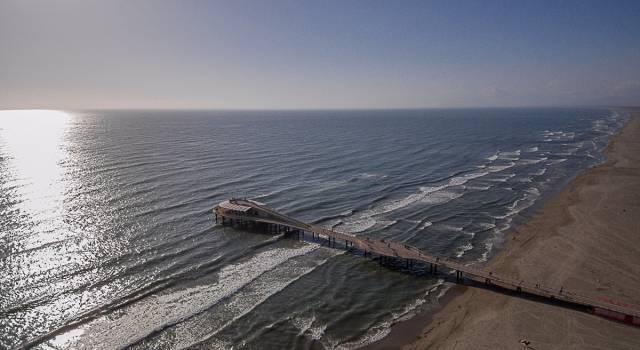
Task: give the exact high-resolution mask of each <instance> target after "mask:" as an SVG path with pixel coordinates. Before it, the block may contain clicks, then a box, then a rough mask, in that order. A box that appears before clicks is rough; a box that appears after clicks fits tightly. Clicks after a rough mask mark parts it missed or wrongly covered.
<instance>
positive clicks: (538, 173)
mask: <svg viewBox="0 0 640 350" xmlns="http://www.w3.org/2000/svg"><path fill="white" fill-rule="evenodd" d="M546 172H547V168H542V169H540V170H538V171H536V172H535V173H532V174H531V175H534V176H542V175H544V174H545V173H546Z"/></svg>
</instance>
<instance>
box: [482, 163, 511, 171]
mask: <svg viewBox="0 0 640 350" xmlns="http://www.w3.org/2000/svg"><path fill="white" fill-rule="evenodd" d="M515 165H516V163H514V162H509V163H508V164H505V165H492V166H489V167H487V170H488V171H489V172H490V173H497V172H500V171H503V170H506V169H509V168H513V167H514V166H515Z"/></svg>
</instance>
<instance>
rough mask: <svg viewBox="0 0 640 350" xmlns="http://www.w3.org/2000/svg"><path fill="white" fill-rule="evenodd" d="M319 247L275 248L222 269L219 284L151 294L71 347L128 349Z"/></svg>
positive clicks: (93, 325)
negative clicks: (129, 346)
mask: <svg viewBox="0 0 640 350" xmlns="http://www.w3.org/2000/svg"><path fill="white" fill-rule="evenodd" d="M319 247H320V246H319V245H317V244H308V245H305V246H303V247H300V248H295V249H289V248H275V249H271V250H268V251H264V252H261V253H258V254H256V255H255V256H253V257H252V258H250V259H249V260H247V261H244V262H240V263H236V264H232V265H228V266H225V267H224V268H222V270H221V271H220V273H219V275H218V282H217V283H215V284H211V285H201V286H196V287H192V288H187V289H183V290H178V291H175V292H172V293H168V294H160V295H152V296H150V297H147V298H145V299H143V300H141V301H139V302H136V303H133V304H131V305H129V306H127V307H126V309H125V310H123V312H122V313H120V314H118V316H117V317H102V318H99V319H97V320H94V321H92V322H90V323H88V324H86V325H84V326H83V329H84V330H85V333H84V335H86V336H83V337H80V339H78V342H79V343H77V344H70V347H86V348H93V349H99V348H104V347H109V348H111V347H126V346H128V345H130V344H133V343H135V342H136V341H138V340H140V339H142V338H144V337H146V336H147V335H149V334H151V333H154V332H156V331H158V330H160V329H162V328H164V327H166V326H167V325H171V324H177V323H179V322H182V321H183V320H185V319H187V318H189V317H191V316H193V315H195V314H198V313H200V312H202V311H203V310H205V309H207V308H209V307H211V305H214V304H216V303H218V302H220V300H222V299H224V298H226V297H228V296H230V295H232V294H234V293H236V292H237V291H238V290H239V289H241V288H242V287H244V286H245V285H247V284H248V283H250V282H251V281H253V280H254V279H256V278H257V277H258V276H260V275H262V274H263V273H264V272H266V271H268V270H271V269H273V268H274V267H275V266H278V265H280V264H282V263H284V262H285V261H287V260H290V259H291V258H293V257H296V256H300V255H304V254H307V253H309V252H312V251H314V250H316V249H318V248H319Z"/></svg>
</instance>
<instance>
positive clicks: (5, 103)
mask: <svg viewBox="0 0 640 350" xmlns="http://www.w3.org/2000/svg"><path fill="white" fill-rule="evenodd" d="M638 103H640V1H550V2H545V1H468V2H467V1H299V0H296V1H128V0H127V1H115V0H113V1H112V0H109V1H106V0H105V1H80V0H79V1H61V0H60V1H25V0H15V1H13V0H3V1H1V2H0V109H13V108H58V109H64V108H69V109H73V108H202V109H204V108H212V109H228V108H229V109H234V108H237V109H279V108H283V109H285V108H296V109H298V108H299V109H307V108H403V107H404V108H414V107H448V106H451V107H468V106H540V105H607V104H616V105H620V104H625V105H630V104H638Z"/></svg>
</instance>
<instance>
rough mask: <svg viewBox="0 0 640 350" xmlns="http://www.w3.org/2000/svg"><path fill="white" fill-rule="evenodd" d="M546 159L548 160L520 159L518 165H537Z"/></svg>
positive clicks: (543, 158)
mask: <svg viewBox="0 0 640 350" xmlns="http://www.w3.org/2000/svg"><path fill="white" fill-rule="evenodd" d="M547 159H548V158H547V157H542V158H537V159H520V164H523V165H531V164H538V163H540V162H542V161H544V160H547Z"/></svg>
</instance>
